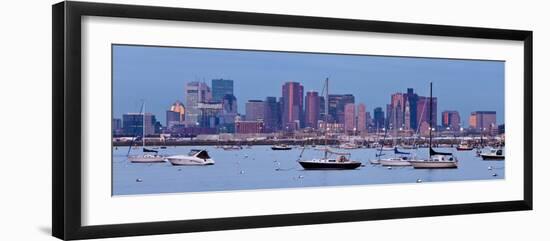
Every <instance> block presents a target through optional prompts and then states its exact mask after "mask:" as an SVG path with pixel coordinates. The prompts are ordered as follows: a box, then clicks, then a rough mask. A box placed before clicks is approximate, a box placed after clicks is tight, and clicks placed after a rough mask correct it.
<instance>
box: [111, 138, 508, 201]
mask: <svg viewBox="0 0 550 241" xmlns="http://www.w3.org/2000/svg"><path fill="white" fill-rule="evenodd" d="M201 148H205V149H206V150H207V151H208V152H209V154H210V156H211V157H212V158H213V159H214V160H215V162H216V164H215V165H210V166H172V165H171V164H170V163H169V162H166V163H155V164H136V163H130V162H129V161H128V160H127V158H126V153H127V151H128V148H127V147H121V148H118V149H113V165H112V167H113V195H128V194H154V193H177V192H204V191H227V190H249V189H270V188H297V187H319V186H344V185H364V184H388V183H415V182H416V180H418V179H421V180H422V181H423V182H440V181H462V180H487V179H503V178H504V162H503V161H482V160H481V158H480V157H477V156H476V155H475V151H460V152H457V151H455V150H454V149H450V148H438V149H437V150H440V151H448V152H453V153H454V154H455V155H456V156H457V157H458V159H459V167H458V168H457V169H413V168H412V167H393V168H391V169H388V168H387V167H383V166H379V165H376V166H375V165H371V164H370V163H369V160H370V159H375V153H377V151H376V150H375V149H354V150H345V152H350V153H352V159H353V160H357V161H361V162H362V163H363V165H364V166H362V167H359V168H358V169H355V170H304V169H303V168H302V167H301V166H300V165H299V164H298V163H297V162H296V160H297V159H298V156H299V155H300V152H301V151H302V150H301V149H297V148H295V149H292V150H290V151H273V150H271V147H270V146H254V147H252V148H244V149H242V150H235V151H225V150H223V149H221V148H220V149H218V148H215V147H213V146H208V147H190V146H181V147H168V148H167V149H160V150H159V153H160V154H162V155H176V154H187V153H188V152H189V150H190V149H201ZM404 151H409V150H404ZM411 151H412V152H414V153H417V155H418V156H419V157H426V156H427V155H428V149H425V148H424V149H418V150H411ZM392 155H393V154H390V153H388V154H386V156H384V157H391V156H392ZM322 156H323V152H322V151H318V150H314V149H306V150H305V152H304V154H303V159H310V158H319V157H322ZM489 167H491V168H490V169H491V170H489ZM494 174H496V176H494ZM138 179H139V180H140V182H138V181H137V180H138Z"/></svg>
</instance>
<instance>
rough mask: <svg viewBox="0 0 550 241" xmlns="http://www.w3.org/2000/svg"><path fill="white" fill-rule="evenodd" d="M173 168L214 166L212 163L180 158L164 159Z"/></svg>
mask: <svg viewBox="0 0 550 241" xmlns="http://www.w3.org/2000/svg"><path fill="white" fill-rule="evenodd" d="M166 159H168V161H169V162H170V163H171V164H172V165H174V166H208V165H214V161H208V160H206V161H204V160H192V159H181V158H166Z"/></svg>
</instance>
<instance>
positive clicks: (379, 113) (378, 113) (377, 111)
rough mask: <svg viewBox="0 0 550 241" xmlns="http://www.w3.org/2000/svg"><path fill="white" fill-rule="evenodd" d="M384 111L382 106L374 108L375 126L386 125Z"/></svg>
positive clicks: (379, 127)
mask: <svg viewBox="0 0 550 241" xmlns="http://www.w3.org/2000/svg"><path fill="white" fill-rule="evenodd" d="M384 119H385V118H384V111H383V110H382V107H376V108H374V123H373V125H374V128H376V129H382V128H384V127H385V124H384Z"/></svg>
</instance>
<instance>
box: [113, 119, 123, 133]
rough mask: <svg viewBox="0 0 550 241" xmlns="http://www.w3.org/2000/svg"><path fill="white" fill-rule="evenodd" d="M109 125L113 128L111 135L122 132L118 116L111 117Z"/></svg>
mask: <svg viewBox="0 0 550 241" xmlns="http://www.w3.org/2000/svg"><path fill="white" fill-rule="evenodd" d="M111 127H112V128H113V130H112V132H113V135H120V134H122V120H121V119H120V118H113V120H112V122H111Z"/></svg>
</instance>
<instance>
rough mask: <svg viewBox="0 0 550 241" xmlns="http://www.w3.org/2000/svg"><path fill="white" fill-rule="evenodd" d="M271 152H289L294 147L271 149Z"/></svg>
mask: <svg viewBox="0 0 550 241" xmlns="http://www.w3.org/2000/svg"><path fill="white" fill-rule="evenodd" d="M271 150H274V151H288V150H292V147H271Z"/></svg>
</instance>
